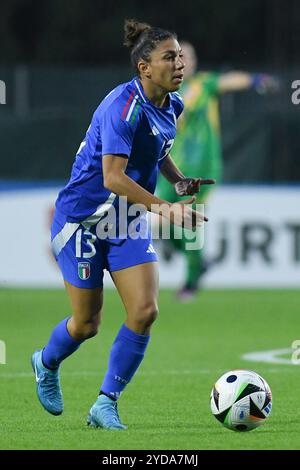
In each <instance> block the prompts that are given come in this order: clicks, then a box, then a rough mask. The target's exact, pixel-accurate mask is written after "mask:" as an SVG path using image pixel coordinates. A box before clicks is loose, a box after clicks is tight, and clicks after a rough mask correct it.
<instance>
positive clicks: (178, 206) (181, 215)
mask: <svg viewBox="0 0 300 470" xmlns="http://www.w3.org/2000/svg"><path fill="white" fill-rule="evenodd" d="M195 199H196V198H195V197H191V198H190V199H187V200H185V201H180V202H175V203H174V204H171V205H170V206H169V209H170V212H169V214H170V215H169V218H170V221H171V222H172V223H173V224H174V225H178V226H179V227H184V228H187V229H189V230H192V229H193V228H196V227H201V226H202V225H203V223H204V222H207V221H208V218H207V217H205V216H204V215H203V214H201V213H200V212H198V211H196V210H194V209H193V208H192V207H191V204H193V202H195Z"/></svg>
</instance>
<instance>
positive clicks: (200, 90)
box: [158, 42, 278, 301]
mask: <svg viewBox="0 0 300 470" xmlns="http://www.w3.org/2000/svg"><path fill="white" fill-rule="evenodd" d="M180 45H181V48H182V52H183V57H184V62H185V73H184V83H183V85H182V87H181V90H180V94H181V96H182V98H183V101H184V113H183V114H182V115H181V116H180V119H179V120H178V126H177V137H176V142H175V143H174V146H173V148H172V158H173V160H174V162H175V163H176V165H178V166H179V168H180V169H181V171H182V172H183V173H184V174H188V175H189V176H191V177H198V176H199V175H200V176H201V175H205V177H207V178H213V179H215V180H216V181H217V182H220V180H221V176H222V167H223V162H222V150H221V135H220V118H219V109H218V99H219V97H220V95H221V94H222V93H226V92H232V91H238V90H247V89H250V88H254V89H255V90H256V91H257V92H259V93H265V92H268V91H276V90H277V88H278V83H277V80H276V79H274V78H273V77H271V76H270V75H266V74H250V73H245V72H228V73H211V72H209V73H204V72H196V71H197V62H198V61H197V56H196V51H195V48H194V47H193V46H192V44H190V43H189V42H181V43H180ZM212 189H213V187H212V186H205V187H203V188H202V189H201V193H200V194H199V195H198V197H197V200H196V202H195V203H198V204H204V203H206V202H207V199H208V197H209V195H210V192H211V191H212ZM158 195H159V196H160V197H161V198H162V199H166V200H168V201H173V202H176V201H178V200H179V195H178V193H177V192H176V190H175V188H174V187H172V186H170V185H168V184H167V183H166V182H165V180H163V178H160V179H159V184H158ZM172 232H173V233H172V236H171V240H170V241H168V240H163V241H162V243H163V253H164V256H165V258H166V260H168V259H170V258H171V256H172V254H173V252H174V250H177V251H179V252H181V253H182V254H183V255H184V257H185V262H186V272H185V282H184V285H183V286H182V287H181V288H180V290H179V291H178V292H177V298H178V299H179V300H181V301H189V300H192V299H193V298H194V297H195V295H196V293H197V291H198V288H199V283H200V279H201V277H202V276H203V274H204V273H205V272H206V271H207V268H208V267H209V264H208V263H207V261H206V260H205V259H204V258H203V252H202V250H192V251H189V250H186V249H185V246H186V241H187V240H185V238H184V237H183V238H182V237H181V238H179V239H176V237H175V236H174V232H176V227H173V229H172Z"/></svg>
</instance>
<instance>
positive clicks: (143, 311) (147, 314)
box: [137, 302, 158, 327]
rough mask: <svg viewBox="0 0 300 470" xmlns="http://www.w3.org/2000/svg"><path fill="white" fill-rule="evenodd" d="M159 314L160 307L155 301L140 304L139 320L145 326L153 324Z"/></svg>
mask: <svg viewBox="0 0 300 470" xmlns="http://www.w3.org/2000/svg"><path fill="white" fill-rule="evenodd" d="M157 315H158V307H157V304H156V303H155V302H148V303H144V304H142V305H141V306H140V308H139V311H138V315H137V321H138V323H140V324H141V325H143V326H146V327H148V326H151V325H152V323H154V322H155V320H156V318H157Z"/></svg>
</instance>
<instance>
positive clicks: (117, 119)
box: [100, 106, 134, 157]
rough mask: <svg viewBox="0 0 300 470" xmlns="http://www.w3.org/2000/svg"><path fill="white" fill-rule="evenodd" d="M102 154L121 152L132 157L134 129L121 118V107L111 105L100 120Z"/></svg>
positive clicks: (120, 153)
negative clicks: (115, 107)
mask: <svg viewBox="0 0 300 470" xmlns="http://www.w3.org/2000/svg"><path fill="white" fill-rule="evenodd" d="M100 133H101V142H102V152H101V153H102V155H108V154H112V155H115V154H119V155H127V156H128V157H130V154H131V149H132V142H133V137H134V129H133V128H132V126H131V125H130V123H128V122H127V121H124V120H123V119H122V118H121V115H120V111H119V109H118V108H117V109H114V108H113V106H111V107H109V108H108V109H107V110H106V112H105V113H104V115H103V116H102V117H101V121H100Z"/></svg>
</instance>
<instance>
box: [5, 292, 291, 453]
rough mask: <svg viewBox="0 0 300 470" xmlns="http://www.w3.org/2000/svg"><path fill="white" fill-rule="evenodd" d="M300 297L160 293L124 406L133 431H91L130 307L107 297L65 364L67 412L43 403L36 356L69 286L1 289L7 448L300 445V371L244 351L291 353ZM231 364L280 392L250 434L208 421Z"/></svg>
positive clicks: (65, 306)
mask: <svg viewBox="0 0 300 470" xmlns="http://www.w3.org/2000/svg"><path fill="white" fill-rule="evenodd" d="M299 304H300V292H299V291H263V290H261V291H259V290H249V291H221V290H209V291H205V292H203V293H201V294H199V296H198V299H197V300H196V301H195V302H193V303H190V304H185V305H180V304H179V303H176V302H174V300H173V294H172V292H171V291H161V293H160V316H159V319H158V320H157V322H156V323H155V325H154V326H153V331H152V338H151V341H150V344H149V348H148V351H147V354H146V357H145V360H144V362H143V364H142V366H141V367H140V370H139V371H138V373H137V375H136V376H135V377H134V379H133V381H132V382H131V384H129V386H128V387H127V389H126V391H125V392H124V394H123V395H122V397H121V399H120V403H119V410H120V415H121V418H122V420H123V422H124V423H126V424H127V425H128V426H129V429H128V431H125V432H112V431H103V430H99V429H90V428H88V427H87V426H86V425H85V418H86V415H87V412H88V410H89V407H90V406H91V405H92V404H93V402H94V401H95V398H96V396H97V392H98V389H99V385H100V384H101V382H102V379H103V374H104V372H105V369H106V364H107V360H108V354H109V350H110V346H111V344H112V341H113V339H114V337H115V335H116V333H117V331H118V329H119V327H120V325H121V323H122V321H123V318H124V311H123V307H122V305H121V302H120V300H119V297H118V295H117V294H116V292H114V291H110V290H108V291H106V292H105V308H104V317H103V322H102V327H101V330H100V333H99V334H98V336H97V337H95V338H93V339H91V340H89V341H87V342H86V343H85V344H83V345H82V346H81V348H80V350H79V351H77V352H76V353H75V354H74V355H73V356H72V357H70V358H69V359H67V360H66V361H65V362H64V364H63V365H62V368H61V377H62V387H63V394H64V401H65V411H64V413H63V415H61V416H59V417H54V416H51V415H49V414H48V413H46V412H45V411H44V410H43V409H42V407H41V406H40V404H39V402H38V400H37V397H36V391H35V382H34V376H33V373H32V371H31V366H30V356H31V353H32V352H33V350H34V349H36V348H39V347H42V346H43V345H44V344H45V342H46V341H47V338H48V336H49V334H50V331H51V329H52V328H53V327H54V326H55V324H56V323H57V322H58V321H59V320H61V319H62V318H64V317H65V316H67V315H68V314H69V312H70V308H69V302H68V299H67V296H66V294H65V292H64V291H62V290H9V289H2V290H1V291H0V310H1V317H0V325H1V329H0V340H2V341H4V342H5V344H6V362H7V363H6V364H0V391H1V407H0V423H1V425H0V448H1V449H105V450H116V449H123V450H124V449H131V450H136V449H146V450H160V449H178V450H188V449H197V450H202V449H299V448H300V405H299V397H300V387H299V384H300V381H299V367H300V366H295V365H290V364H268V363H263V362H246V361H245V360H243V359H241V356H242V355H243V354H244V353H247V352H254V351H263V350H271V349H280V348H289V347H290V346H291V344H292V342H293V341H294V340H295V339H300V315H299ZM234 368H243V369H251V370H255V371H257V372H258V373H259V374H261V375H262V376H263V377H264V378H265V379H266V380H267V381H268V383H269V385H270V386H271V389H272V392H273V410H272V413H271V416H270V418H269V420H268V421H267V422H266V423H265V424H264V425H263V426H262V427H261V428H260V429H257V430H255V431H252V432H249V433H244V434H242V433H235V432H232V431H229V430H227V429H225V428H223V426H222V425H221V424H220V423H219V422H218V421H217V420H216V419H215V418H214V417H213V416H212V415H211V412H210V407H209V396H210V391H211V388H212V386H213V384H214V382H215V381H216V380H217V378H218V377H219V376H220V375H221V374H222V373H224V372H226V371H227V370H230V369H234Z"/></svg>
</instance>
